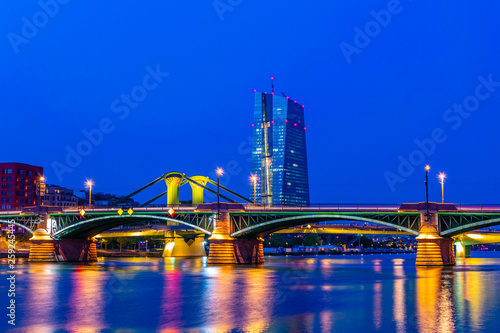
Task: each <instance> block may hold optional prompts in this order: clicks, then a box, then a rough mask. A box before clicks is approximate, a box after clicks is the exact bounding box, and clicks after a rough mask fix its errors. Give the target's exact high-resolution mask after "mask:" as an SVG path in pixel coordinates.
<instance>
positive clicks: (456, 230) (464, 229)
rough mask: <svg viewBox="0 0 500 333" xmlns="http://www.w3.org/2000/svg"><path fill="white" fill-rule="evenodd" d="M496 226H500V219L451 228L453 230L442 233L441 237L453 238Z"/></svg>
mask: <svg viewBox="0 0 500 333" xmlns="http://www.w3.org/2000/svg"><path fill="white" fill-rule="evenodd" d="M496 225H500V218H495V219H489V220H485V221H478V222H474V223H469V224H465V225H461V226H458V227H455V228H451V229H448V230H445V231H442V232H441V236H448V237H453V236H456V235H459V234H462V233H464V232H468V231H474V230H477V229H482V228H488V227H493V226H496Z"/></svg>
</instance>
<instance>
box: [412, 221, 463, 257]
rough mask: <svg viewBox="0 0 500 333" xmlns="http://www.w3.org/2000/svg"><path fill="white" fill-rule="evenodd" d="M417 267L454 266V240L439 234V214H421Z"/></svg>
mask: <svg viewBox="0 0 500 333" xmlns="http://www.w3.org/2000/svg"><path fill="white" fill-rule="evenodd" d="M419 233H420V234H419V235H418V236H417V241H418V248H417V261H416V265H417V266H454V265H455V255H454V251H453V239H452V238H446V237H441V236H440V235H439V234H438V214H437V212H435V211H434V212H431V213H429V216H428V217H427V214H426V213H421V214H420V230H419Z"/></svg>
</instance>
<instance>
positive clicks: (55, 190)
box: [42, 185, 78, 207]
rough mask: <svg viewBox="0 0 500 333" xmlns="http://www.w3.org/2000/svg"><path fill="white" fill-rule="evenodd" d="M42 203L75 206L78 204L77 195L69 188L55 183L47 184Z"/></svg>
mask: <svg viewBox="0 0 500 333" xmlns="http://www.w3.org/2000/svg"><path fill="white" fill-rule="evenodd" d="M42 203H43V204H44V205H46V206H58V207H76V206H78V197H77V196H76V195H75V194H74V192H73V190H71V189H68V188H65V187H62V186H57V185H47V186H46V187H45V196H44V197H43V198H42Z"/></svg>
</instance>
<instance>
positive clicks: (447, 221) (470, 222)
mask: <svg viewBox="0 0 500 333" xmlns="http://www.w3.org/2000/svg"><path fill="white" fill-rule="evenodd" d="M438 224H439V233H440V235H441V236H446V237H453V236H456V235H459V234H462V233H464V232H469V231H473V230H477V229H481V228H488V227H493V226H496V225H500V213H465V212H464V213H440V214H439V215H438Z"/></svg>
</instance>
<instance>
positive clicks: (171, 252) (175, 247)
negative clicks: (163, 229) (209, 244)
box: [163, 231, 207, 257]
mask: <svg viewBox="0 0 500 333" xmlns="http://www.w3.org/2000/svg"><path fill="white" fill-rule="evenodd" d="M199 235H200V234H198V233H193V232H189V233H182V232H176V231H168V232H167V233H166V235H165V236H166V237H165V249H164V250H163V257H206V256H207V252H206V251H205V244H204V242H205V239H204V237H200V236H199ZM202 235H204V234H202Z"/></svg>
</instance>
